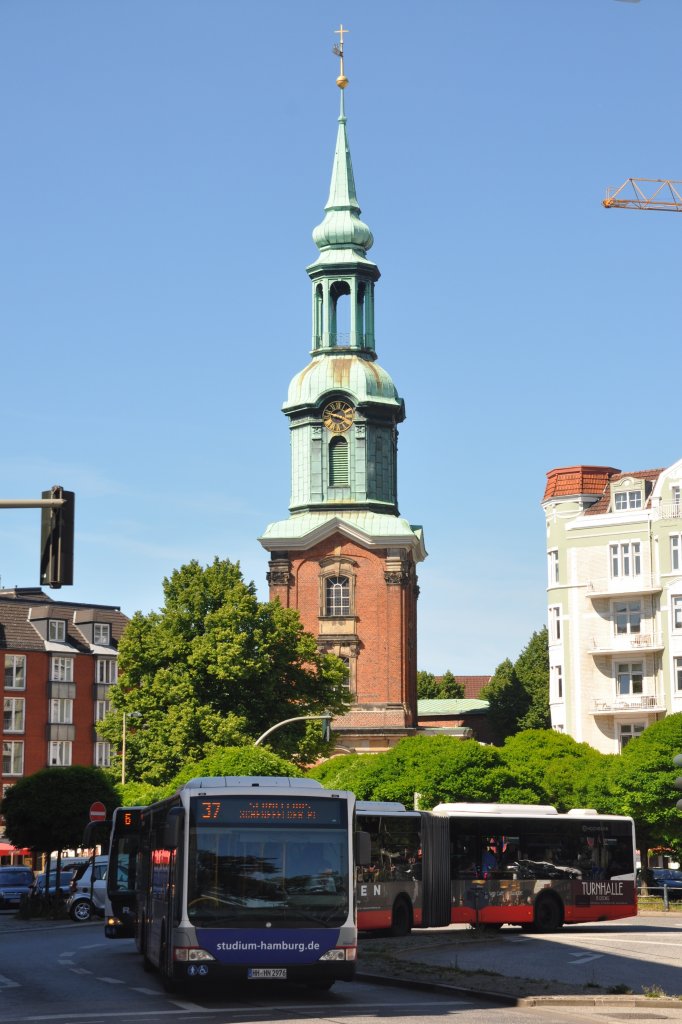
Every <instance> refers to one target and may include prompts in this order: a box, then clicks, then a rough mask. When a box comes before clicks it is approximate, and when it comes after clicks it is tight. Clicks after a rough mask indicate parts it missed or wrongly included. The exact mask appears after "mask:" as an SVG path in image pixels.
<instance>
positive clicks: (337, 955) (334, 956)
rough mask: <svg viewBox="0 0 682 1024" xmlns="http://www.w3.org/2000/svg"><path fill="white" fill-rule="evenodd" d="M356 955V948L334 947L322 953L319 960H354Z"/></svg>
mask: <svg viewBox="0 0 682 1024" xmlns="http://www.w3.org/2000/svg"><path fill="white" fill-rule="evenodd" d="M357 955H358V950H357V946H336V948H335V949H328V950H327V952H326V953H323V954H322V956H321V957H320V960H356V959H357Z"/></svg>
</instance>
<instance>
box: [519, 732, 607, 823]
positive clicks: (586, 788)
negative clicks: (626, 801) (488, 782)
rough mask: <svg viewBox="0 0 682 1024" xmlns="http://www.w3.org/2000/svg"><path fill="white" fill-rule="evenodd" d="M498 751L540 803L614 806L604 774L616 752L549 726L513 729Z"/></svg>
mask: <svg viewBox="0 0 682 1024" xmlns="http://www.w3.org/2000/svg"><path fill="white" fill-rule="evenodd" d="M500 755H501V757H502V760H503V762H504V764H506V765H507V767H508V768H509V769H510V770H511V772H512V773H513V774H514V776H515V777H516V778H517V779H518V781H519V783H520V784H521V785H522V786H524V787H526V788H528V789H529V790H530V791H532V792H533V794H534V795H535V797H536V799H537V800H538V801H539V802H540V803H546V804H552V805H553V806H555V807H556V808H557V810H559V811H568V810H570V809H571V808H572V807H594V808H595V810H598V811H600V812H611V811H613V810H614V809H615V806H614V798H613V795H612V793H611V792H610V789H609V786H608V778H609V773H610V765H611V761H612V759H613V757H615V756H617V755H608V754H601V753H600V752H599V751H598V750H595V749H594V747H591V746H589V744H587V743H578V742H576V740H574V739H573V738H572V737H571V736H566V735H564V734H563V733H558V732H555V731H554V730H553V729H527V730H525V731H523V732H519V733H516V734H515V735H514V736H510V737H508V738H507V739H506V740H505V742H504V745H503V746H502V747H501V748H500Z"/></svg>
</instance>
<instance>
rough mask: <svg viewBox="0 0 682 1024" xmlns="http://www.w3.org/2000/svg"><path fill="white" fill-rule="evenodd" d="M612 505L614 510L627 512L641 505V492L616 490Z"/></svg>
mask: <svg viewBox="0 0 682 1024" xmlns="http://www.w3.org/2000/svg"><path fill="white" fill-rule="evenodd" d="M613 507H614V508H615V510H616V512H627V511H629V510H630V509H637V508H641V507H642V492H641V490H639V491H616V493H615V495H614V500H613Z"/></svg>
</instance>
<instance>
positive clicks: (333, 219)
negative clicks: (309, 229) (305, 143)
mask: <svg viewBox="0 0 682 1024" xmlns="http://www.w3.org/2000/svg"><path fill="white" fill-rule="evenodd" d="M336 31H337V33H338V34H339V36H340V42H339V43H338V45H336V46H335V47H334V53H335V54H336V55H337V56H338V57H339V59H340V61H341V69H340V73H339V77H338V78H337V79H336V84H337V85H338V87H339V89H340V90H341V110H340V113H339V130H338V133H337V136H336V150H335V152H334V163H333V166H332V180H331V185H330V186H329V199H328V200H327V205H326V206H325V208H324V209H325V217H324V220H323V221H322V223H321V224H318V225H317V227H316V228H315V230H314V231H313V241H314V242H315V245H316V246H317V248H318V249H319V250H320V251H321V252H325V250H329V249H337V250H338V249H350V250H351V253H347V254H346V258H349V257H350V258H351V259H352V258H353V255H355V256H360V257H362V256H364V254H365V253H366V252H367V250H368V249H370V248H371V247H372V243H373V242H374V238H373V237H372V232H371V231H370V230H369V228H368V227H367V225H366V224H363V222H362V221H361V220H360V217H359V214H360V213H361V212H362V211H361V210H360V204H359V203H358V197H357V194H356V192H355V178H354V176H353V162H352V160H351V158H350V146H349V145H348V134H347V132H346V111H345V107H344V101H343V97H344V89H345V88H346V86H347V85H348V79H347V78H346V75H345V72H344V69H343V37H344V34H345V33H346V32H347V31H348V29H345V28H344V27H343V25H342V26H341V28H340V29H337V30H336Z"/></svg>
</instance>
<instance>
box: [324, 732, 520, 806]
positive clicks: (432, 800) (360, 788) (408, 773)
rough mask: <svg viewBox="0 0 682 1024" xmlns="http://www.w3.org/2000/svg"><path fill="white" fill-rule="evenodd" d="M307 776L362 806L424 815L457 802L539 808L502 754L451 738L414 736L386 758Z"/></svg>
mask: <svg viewBox="0 0 682 1024" xmlns="http://www.w3.org/2000/svg"><path fill="white" fill-rule="evenodd" d="M309 774H310V775H311V776H312V777H313V778H318V779H320V781H322V782H323V784H324V785H325V786H327V787H328V788H340V789H350V790H352V791H353V792H354V793H355V794H356V796H358V797H359V798H360V799H362V800H396V801H398V802H400V803H402V804H404V805H405V806H406V807H412V806H413V803H414V794H415V793H418V794H420V798H419V806H420V808H422V809H427V808H429V807H433V806H434V805H435V804H437V803H445V802H453V801H455V802H456V801H464V800H466V801H484V802H491V801H499V800H503V801H507V802H510V803H520V802H524V803H537V802H538V800H537V797H536V795H535V794H534V793H533V792H532V790H531V789H529V788H527V787H524V786H523V785H520V784H519V782H518V780H517V778H516V776H515V775H514V773H513V772H512V771H511V770H510V769H509V768H508V767H507V766H506V765H505V764H504V762H503V760H502V757H501V755H500V752H499V750H497V749H496V748H495V747H484V746H482V745H481V744H480V743H477V742H476V741H475V740H458V739H454V738H453V737H452V736H411V737H408V738H407V739H404V740H401V741H400V742H399V743H398V744H397V745H396V746H395V747H393V748H392V749H391V750H388V751H386V752H385V753H383V754H351V755H348V756H346V757H335V758H333V759H332V760H331V762H326V763H325V765H322V766H318V767H316V768H314V769H312V770H311V771H310V772H309Z"/></svg>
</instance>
